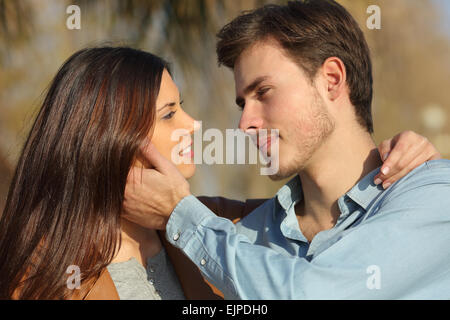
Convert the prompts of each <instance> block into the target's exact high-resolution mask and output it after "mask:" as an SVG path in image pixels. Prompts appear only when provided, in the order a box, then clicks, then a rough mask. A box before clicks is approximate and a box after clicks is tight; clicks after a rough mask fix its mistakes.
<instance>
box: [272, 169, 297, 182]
mask: <svg viewBox="0 0 450 320" xmlns="http://www.w3.org/2000/svg"><path fill="white" fill-rule="evenodd" d="M294 174H297V171H292V170H289V171H285V170H280V169H278V171H277V172H276V173H275V174H271V175H268V177H269V179H270V180H272V181H280V180H283V179H287V178H289V177H291V176H293V175H294Z"/></svg>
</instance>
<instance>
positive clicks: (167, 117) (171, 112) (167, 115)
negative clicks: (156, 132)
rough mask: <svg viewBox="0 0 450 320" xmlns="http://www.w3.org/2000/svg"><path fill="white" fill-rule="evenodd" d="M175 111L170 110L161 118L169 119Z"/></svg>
mask: <svg viewBox="0 0 450 320" xmlns="http://www.w3.org/2000/svg"><path fill="white" fill-rule="evenodd" d="M175 112H176V111H170V112H169V113H168V114H166V115H165V116H164V117H163V119H166V120H169V119H171V118H172V117H173V115H174V114H175Z"/></svg>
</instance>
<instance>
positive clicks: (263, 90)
mask: <svg viewBox="0 0 450 320" xmlns="http://www.w3.org/2000/svg"><path fill="white" fill-rule="evenodd" d="M269 89H270V88H261V89H259V90H258V91H257V92H256V93H257V95H258V97H262V96H263V95H264V94H265V93H266V92H267V91H269Z"/></svg>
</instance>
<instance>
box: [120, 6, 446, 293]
mask: <svg viewBox="0 0 450 320" xmlns="http://www.w3.org/2000/svg"><path fill="white" fill-rule="evenodd" d="M219 39H220V41H219V43H218V46H217V53H218V58H219V62H220V63H222V64H225V65H226V66H227V67H229V68H232V69H233V72H234V77H235V83H236V95H237V99H236V102H237V104H238V105H239V106H240V107H241V108H242V116H241V120H240V123H239V127H240V128H241V129H242V130H244V131H252V132H253V131H256V132H260V131H261V130H262V129H279V136H278V137H276V136H271V137H270V139H269V140H268V141H267V143H263V144H262V147H264V148H268V146H269V145H271V144H275V143H278V146H279V154H278V156H279V170H278V172H277V173H276V174H275V175H273V176H272V178H273V179H279V178H285V177H289V176H292V175H295V177H294V178H293V179H292V180H291V181H290V182H288V183H287V184H286V185H285V186H284V187H282V188H281V189H280V190H279V192H278V193H277V194H276V196H275V197H274V198H272V199H270V200H268V201H266V202H265V203H264V204H262V205H261V206H259V207H258V208H257V209H255V210H254V211H253V212H252V213H251V214H250V215H248V216H247V217H246V218H244V219H242V220H241V221H240V222H239V223H238V224H237V225H236V226H235V225H234V224H233V223H231V222H230V221H229V220H226V219H223V218H219V217H217V216H215V215H214V214H213V213H212V212H211V211H210V210H209V209H208V208H207V207H205V206H204V205H203V204H202V203H201V202H199V201H198V200H197V199H196V198H195V197H194V196H193V195H191V194H190V191H189V185H188V183H187V182H186V181H185V180H184V179H183V178H182V177H181V175H180V174H179V173H178V172H177V171H176V170H174V168H173V166H172V165H171V164H170V163H169V162H168V161H167V160H165V159H163V158H162V157H161V156H160V155H159V154H158V153H157V152H156V150H154V148H153V147H152V146H151V145H150V146H149V147H148V149H147V152H146V154H147V156H148V158H149V161H150V162H151V163H152V164H153V166H154V167H155V169H154V170H146V171H144V172H143V175H142V176H138V177H133V176H134V175H131V176H130V182H129V185H128V186H127V190H126V199H125V202H124V206H125V210H126V214H125V216H126V217H127V218H129V219H130V220H133V221H135V222H138V223H140V224H142V225H147V226H150V225H151V226H156V225H159V226H160V228H164V227H166V230H167V239H168V240H169V242H170V243H172V244H173V245H175V246H176V247H178V248H180V249H181V250H182V251H183V252H184V253H185V254H186V255H187V256H188V257H189V258H190V259H191V260H192V261H193V262H194V263H195V264H196V265H197V266H198V267H199V268H200V270H201V271H202V273H203V274H204V275H205V276H206V277H207V278H208V279H209V280H210V281H211V282H212V283H213V284H214V285H215V286H217V288H218V289H219V290H221V291H222V292H223V293H224V295H225V298H235V299H236V298H241V299H324V298H325V299H336V298H355V299H372V298H384V299H397V298H407V299H408V298H411V299H414V298H425V299H427V298H441V299H442V298H447V299H448V298H450V291H449V290H448V288H449V287H450V273H449V272H448V264H449V263H450V253H448V249H447V245H448V243H449V241H450V232H449V230H450V212H448V211H449V209H448V208H449V207H450V197H448V196H447V195H448V192H449V191H450V162H449V161H447V160H436V161H430V162H427V163H425V164H423V165H421V166H420V167H418V168H417V169H415V170H413V171H412V172H410V173H409V174H408V175H407V176H406V177H404V178H402V179H400V180H399V181H397V182H396V183H394V184H392V185H391V184H390V182H389V181H385V182H384V183H383V186H381V185H379V184H375V183H374V180H377V181H376V182H377V183H378V182H379V181H378V179H379V177H380V176H381V175H382V174H388V172H382V173H380V172H379V171H380V166H381V165H383V162H382V159H381V157H384V156H385V155H384V154H382V155H381V157H380V154H379V153H378V150H377V149H376V146H375V144H374V142H373V140H372V137H371V133H372V132H373V124H372V116H371V100H372V71H371V61H370V57H369V49H368V47H367V44H366V42H365V39H364V36H363V34H362V32H361V30H360V29H359V27H358V25H357V23H356V22H355V21H354V19H353V18H352V17H351V16H350V14H349V13H348V12H347V11H346V10H345V9H344V8H343V7H342V6H340V5H339V4H337V3H335V2H333V1H325V0H318V1H310V2H305V3H303V2H291V3H289V4H288V5H286V6H274V5H271V6H266V7H263V8H260V9H257V10H254V11H252V12H249V13H246V14H244V15H241V16H239V17H237V18H236V19H234V20H233V21H232V22H231V23H230V24H228V25H226V26H225V27H224V28H223V29H222V30H221V31H220V33H219ZM260 147H261V146H260ZM434 158H435V157H432V159H434ZM436 158H437V157H436ZM410 160H411V159H405V161H406V162H409V161H410ZM391 161H394V160H391ZM386 168H388V166H387V165H386V163H385V164H384V165H383V171H385V170H384V169H386ZM388 180H389V179H388ZM139 181H142V183H141V182H139ZM151 185H154V186H158V188H154V189H151V188H150V189H149V187H148V186H151ZM166 223H167V225H166Z"/></svg>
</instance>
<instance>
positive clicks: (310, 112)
mask: <svg viewBox="0 0 450 320" xmlns="http://www.w3.org/2000/svg"><path fill="white" fill-rule="evenodd" d="M234 78H235V84H236V97H237V98H236V103H237V104H238V105H239V106H240V107H241V108H242V107H243V109H242V115H241V119H240V122H239V128H240V129H241V130H244V131H247V130H250V131H251V129H255V130H256V131H259V130H260V129H267V131H269V132H270V129H278V130H279V137H278V139H277V140H278V141H273V140H274V139H272V141H270V143H271V144H274V143H276V142H278V143H279V170H278V173H277V174H275V175H274V176H271V178H272V179H283V178H287V177H289V176H291V175H292V174H295V173H298V172H299V171H300V170H302V169H304V168H305V167H306V166H307V165H308V163H309V161H310V160H311V158H312V157H313V155H314V152H315V151H316V150H317V149H318V148H319V147H320V145H321V144H322V142H323V141H324V140H325V139H326V138H327V137H328V136H329V135H330V134H331V132H332V131H333V129H334V122H333V121H332V119H331V117H330V115H329V113H328V112H327V108H326V105H325V102H324V100H323V99H322V97H321V96H320V94H319V92H318V90H317V89H316V87H315V86H314V85H312V84H311V82H310V80H309V79H308V78H307V77H306V74H305V73H304V72H303V70H302V69H301V68H300V67H299V66H298V65H297V64H296V63H295V62H294V61H293V60H292V59H291V58H289V57H288V56H287V55H286V54H285V53H284V52H283V51H282V49H281V48H280V47H279V45H278V44H277V43H276V42H275V41H264V42H258V43H256V44H255V45H253V46H251V47H249V48H247V49H246V50H244V51H243V52H242V54H241V55H240V56H239V58H238V59H237V61H236V63H235V66H234ZM263 147H264V146H263ZM263 151H265V150H263ZM268 151H270V148H268ZM269 155H270V154H269ZM270 156H271V157H274V156H276V155H270Z"/></svg>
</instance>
